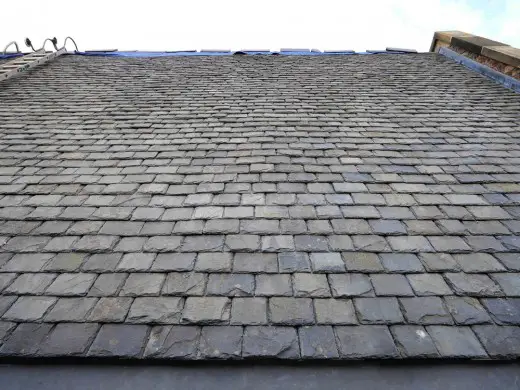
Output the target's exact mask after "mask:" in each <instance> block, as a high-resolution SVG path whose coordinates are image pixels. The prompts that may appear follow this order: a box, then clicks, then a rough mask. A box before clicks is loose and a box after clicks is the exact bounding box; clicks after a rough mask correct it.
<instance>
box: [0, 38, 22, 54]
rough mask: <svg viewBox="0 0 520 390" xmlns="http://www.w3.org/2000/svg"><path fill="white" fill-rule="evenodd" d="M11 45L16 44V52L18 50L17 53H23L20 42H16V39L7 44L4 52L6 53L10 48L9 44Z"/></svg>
mask: <svg viewBox="0 0 520 390" xmlns="http://www.w3.org/2000/svg"><path fill="white" fill-rule="evenodd" d="M11 45H15V47H16V52H17V53H21V52H20V49H19V48H18V43H16V42H15V41H12V42H9V43H8V44H7V46H6V47H5V49H4V53H3V54H4V55H5V54H6V53H7V49H8V48H9V46H11Z"/></svg>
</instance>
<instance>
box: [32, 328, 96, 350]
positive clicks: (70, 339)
mask: <svg viewBox="0 0 520 390" xmlns="http://www.w3.org/2000/svg"><path fill="white" fill-rule="evenodd" d="M98 329H99V325H98V324H68V323H60V324H57V325H56V327H55V328H54V329H53V330H52V332H51V333H50V334H49V335H48V336H47V337H46V338H45V339H44V340H43V342H42V343H41V345H40V347H39V349H38V355H42V356H83V355H84V354H85V352H86V350H87V348H88V347H89V346H90V343H91V342H92V341H93V340H94V337H95V336H96V333H97V331H98Z"/></svg>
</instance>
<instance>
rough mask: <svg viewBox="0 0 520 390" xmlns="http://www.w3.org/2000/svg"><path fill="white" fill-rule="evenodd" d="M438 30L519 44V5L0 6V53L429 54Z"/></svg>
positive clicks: (297, 1)
mask: <svg viewBox="0 0 520 390" xmlns="http://www.w3.org/2000/svg"><path fill="white" fill-rule="evenodd" d="M437 30H461V31H465V32H469V33H473V34H477V35H482V36H485V37H486V38H491V39H495V40H499V41H501V42H504V43H507V44H509V45H512V46H516V47H520V0H465V1H457V0H360V1H349V0H314V1H307V0H294V1H293V0H259V1H254V0H249V1H248V0H238V1H235V0H184V1H176V0H170V1H164V0H146V1H143V0H88V1H74V0H68V1H67V0H24V1H14V0H11V1H8V0H5V1H3V2H2V20H1V22H0V38H2V41H3V42H0V46H2V47H1V48H0V50H1V49H3V47H4V46H5V45H6V44H7V43H8V42H9V41H11V40H16V41H18V42H19V43H20V44H23V40H24V39H25V37H29V38H31V39H32V40H33V44H34V46H35V47H36V48H37V47H38V46H41V42H43V39H44V38H46V37H53V36H56V37H57V38H58V39H59V42H60V45H61V42H62V40H63V39H64V38H65V36H67V35H70V36H72V37H73V38H74V39H75V40H76V42H77V43H78V46H79V49H80V50H92V49H116V48H117V49H119V50H125V49H126V50H158V51H165V50H185V49H231V50H238V49H271V50H278V49H280V48H316V49H321V50H327V49H329V50H330V49H353V50H356V51H365V50H367V49H384V48H385V47H388V46H392V47H404V48H412V49H416V50H419V51H428V49H429V46H430V42H431V38H432V35H433V32H434V31H437ZM49 47H50V46H49Z"/></svg>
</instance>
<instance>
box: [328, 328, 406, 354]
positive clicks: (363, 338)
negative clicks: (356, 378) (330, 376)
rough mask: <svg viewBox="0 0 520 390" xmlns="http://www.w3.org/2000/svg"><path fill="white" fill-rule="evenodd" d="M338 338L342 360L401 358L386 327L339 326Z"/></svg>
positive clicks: (337, 330) (337, 329)
mask: <svg viewBox="0 0 520 390" xmlns="http://www.w3.org/2000/svg"><path fill="white" fill-rule="evenodd" d="M336 338H337V342H338V350H339V353H340V356H341V357H342V358H346V359H374V358H376V359H388V358H397V357H399V352H398V350H397V347H396V346H395V344H394V340H393V339H392V336H391V334H390V332H389V331H388V328H387V327H386V326H382V325H361V326H337V327H336Z"/></svg>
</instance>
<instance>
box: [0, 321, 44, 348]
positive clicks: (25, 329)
mask: <svg viewBox="0 0 520 390" xmlns="http://www.w3.org/2000/svg"><path fill="white" fill-rule="evenodd" d="M52 326H53V325H52V324H30V323H22V324H19V325H18V326H17V328H16V329H15V330H14V331H13V332H12V333H11V335H10V336H9V337H8V338H7V339H6V341H5V342H4V343H3V344H2V347H1V348H0V356H2V355H4V356H34V355H36V353H37V351H38V349H39V348H40V345H41V342H42V341H43V340H44V339H45V337H46V336H47V335H48V334H49V333H50V331H51V329H52Z"/></svg>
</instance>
